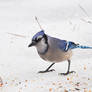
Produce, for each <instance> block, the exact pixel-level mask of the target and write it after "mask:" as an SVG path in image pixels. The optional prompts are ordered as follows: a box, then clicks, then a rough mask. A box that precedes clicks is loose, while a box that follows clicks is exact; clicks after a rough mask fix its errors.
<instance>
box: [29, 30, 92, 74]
mask: <svg viewBox="0 0 92 92" xmlns="http://www.w3.org/2000/svg"><path fill="white" fill-rule="evenodd" d="M33 46H35V47H36V49H37V52H38V55H39V56H40V57H41V58H42V59H43V60H45V61H49V62H52V64H51V65H50V66H49V67H48V68H47V69H46V70H43V71H39V73H46V72H52V71H55V70H54V69H50V68H51V67H52V66H53V65H54V64H55V63H59V62H63V61H68V69H67V72H65V73H60V74H61V75H68V74H71V73H75V71H70V64H71V57H72V50H73V49H76V48H80V49H92V47H90V46H83V45H80V44H78V43H75V42H72V41H67V40H61V39H59V38H55V37H52V36H49V35H47V34H46V33H45V31H44V30H40V31H39V32H37V33H36V34H35V35H34V36H33V37H32V41H31V43H30V44H29V45H28V47H33Z"/></svg>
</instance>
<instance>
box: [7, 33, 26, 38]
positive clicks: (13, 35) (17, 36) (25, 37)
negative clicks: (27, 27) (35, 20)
mask: <svg viewBox="0 0 92 92" xmlns="http://www.w3.org/2000/svg"><path fill="white" fill-rule="evenodd" d="M7 33H8V32H7ZM8 34H10V35H13V36H17V37H22V38H26V36H24V35H19V34H15V33H8Z"/></svg>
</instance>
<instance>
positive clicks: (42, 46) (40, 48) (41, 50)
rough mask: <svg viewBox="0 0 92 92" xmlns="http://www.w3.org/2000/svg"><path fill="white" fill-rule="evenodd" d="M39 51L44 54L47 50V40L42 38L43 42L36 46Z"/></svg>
mask: <svg viewBox="0 0 92 92" xmlns="http://www.w3.org/2000/svg"><path fill="white" fill-rule="evenodd" d="M36 48H37V51H38V52H40V53H43V52H44V51H45V50H46V49H47V44H46V43H45V39H44V38H42V39H41V41H39V42H38V43H37V44H36Z"/></svg>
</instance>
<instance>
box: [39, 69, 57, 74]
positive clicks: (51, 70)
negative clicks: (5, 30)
mask: <svg viewBox="0 0 92 92" xmlns="http://www.w3.org/2000/svg"><path fill="white" fill-rule="evenodd" d="M53 71H55V70H54V69H51V70H45V71H39V72H38V73H47V72H53Z"/></svg>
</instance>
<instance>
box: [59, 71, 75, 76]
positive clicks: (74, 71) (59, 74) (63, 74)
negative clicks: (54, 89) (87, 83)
mask: <svg viewBox="0 0 92 92" xmlns="http://www.w3.org/2000/svg"><path fill="white" fill-rule="evenodd" d="M71 73H76V72H75V71H70V72H66V73H59V75H68V74H71Z"/></svg>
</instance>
